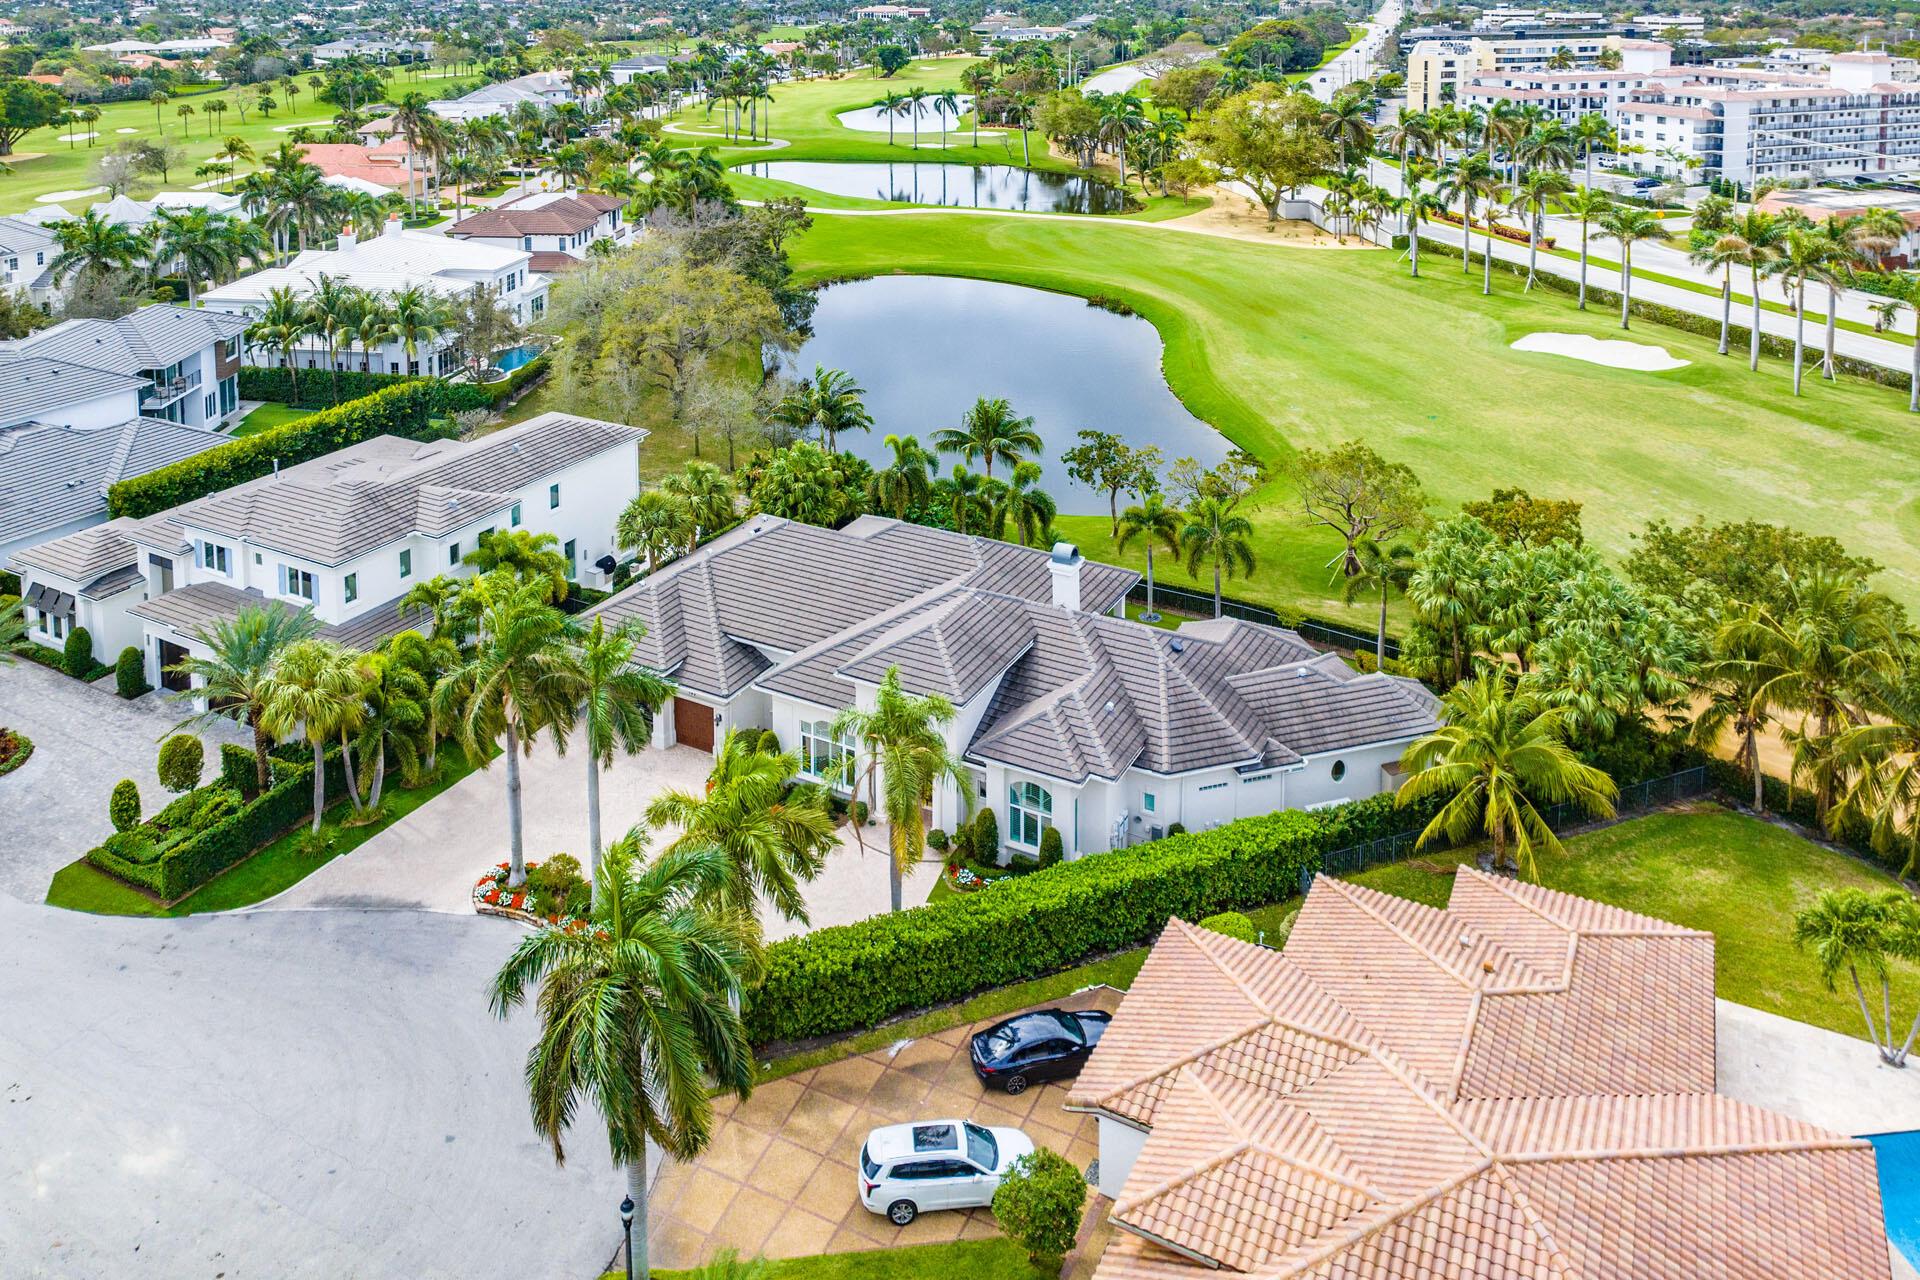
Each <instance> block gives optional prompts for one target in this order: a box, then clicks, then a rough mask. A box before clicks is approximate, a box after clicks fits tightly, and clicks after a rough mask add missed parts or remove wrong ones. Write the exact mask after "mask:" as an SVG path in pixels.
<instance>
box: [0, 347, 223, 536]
mask: <svg viewBox="0 0 1920 1280" xmlns="http://www.w3.org/2000/svg"><path fill="white" fill-rule="evenodd" d="M14 363H16V364H17V363H33V364H38V363H43V362H40V361H22V362H14ZM9 367H10V366H9V363H8V362H0V405H5V404H8V403H9V402H8V401H7V400H6V394H7V389H6V373H7V370H8V368H9ZM62 367H63V368H67V369H72V368H73V366H71V365H66V366H62ZM83 372H84V371H83ZM99 376H100V377H112V378H118V375H116V374H101V375H99ZM226 440H227V437H225V436H223V435H221V434H219V433H218V432H216V431H208V430H206V429H205V428H204V427H189V426H187V425H185V424H183V423H178V422H165V421H162V420H160V419H158V418H134V419H132V420H131V421H128V422H122V423H117V424H115V425H114V426H110V427H64V426H53V425H48V424H45V423H29V424H27V425H25V426H16V427H6V428H0V543H6V542H16V541H19V540H21V539H24V538H30V537H33V536H34V535H35V534H43V533H45V532H46V531H48V530H52V529H58V528H60V527H61V526H62V525H68V524H72V523H74V522H75V521H80V520H86V519H90V518H93V517H97V516H104V515H105V514H106V512H107V486H109V485H111V484H113V483H114V482H115V481H118V480H125V479H127V478H128V477H129V476H140V475H145V474H146V473H147V472H149V471H153V470H156V469H158V468H160V467H164V466H166V465H167V464H168V463H170V462H178V461H179V460H180V459H182V458H190V457H192V456H193V455H194V454H197V453H202V452H204V451H206V450H208V449H211V448H214V447H215V446H217V445H221V444H224V443H226ZM36 550H37V548H36ZM54 554H56V555H58V554H60V553H59V552H55V553H54Z"/></svg>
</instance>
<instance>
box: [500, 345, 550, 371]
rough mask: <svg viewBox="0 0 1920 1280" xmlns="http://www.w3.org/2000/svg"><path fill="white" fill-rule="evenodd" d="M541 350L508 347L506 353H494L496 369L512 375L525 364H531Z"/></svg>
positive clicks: (526, 347)
mask: <svg viewBox="0 0 1920 1280" xmlns="http://www.w3.org/2000/svg"><path fill="white" fill-rule="evenodd" d="M541 350H542V349H541V348H540V347H535V346H525V347H508V348H507V349H506V350H505V351H496V352H494V353H493V363H494V367H495V368H497V369H499V370H501V371H502V372H504V373H512V372H513V371H514V370H515V369H518V368H519V367H520V366H521V365H523V364H531V363H532V362H533V358H534V357H535V356H537V355H539V354H540V352H541Z"/></svg>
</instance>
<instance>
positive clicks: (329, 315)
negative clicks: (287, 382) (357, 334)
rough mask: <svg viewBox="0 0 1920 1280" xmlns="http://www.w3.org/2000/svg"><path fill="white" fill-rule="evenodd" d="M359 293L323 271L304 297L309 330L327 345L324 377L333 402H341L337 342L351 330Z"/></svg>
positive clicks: (338, 346)
mask: <svg viewBox="0 0 1920 1280" xmlns="http://www.w3.org/2000/svg"><path fill="white" fill-rule="evenodd" d="M360 296H361V295H360V291H359V290H358V289H356V288H354V287H353V286H352V285H350V284H347V283H346V282H344V281H342V280H341V279H340V278H339V277H337V276H330V275H327V274H326V273H325V272H322V273H321V275H320V280H319V283H318V284H316V285H315V286H314V289H313V293H312V294H311V295H310V296H309V297H308V298H307V317H308V319H307V324H308V331H309V332H311V333H312V334H314V335H315V336H316V337H318V338H319V339H320V341H321V342H322V343H324V344H325V345H326V348H327V377H328V378H329V379H330V380H331V382H332V386H333V402H334V403H335V404H339V403H340V369H339V364H340V360H339V356H340V344H341V340H342V339H344V338H346V337H347V335H348V334H349V333H351V332H352V329H353V326H354V324H355V317H356V316H358V314H359V312H360Z"/></svg>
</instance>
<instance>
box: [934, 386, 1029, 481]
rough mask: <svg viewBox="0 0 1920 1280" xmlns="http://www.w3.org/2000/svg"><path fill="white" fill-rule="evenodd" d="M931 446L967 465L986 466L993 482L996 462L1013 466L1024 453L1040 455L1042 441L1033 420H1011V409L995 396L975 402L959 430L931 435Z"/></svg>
mask: <svg viewBox="0 0 1920 1280" xmlns="http://www.w3.org/2000/svg"><path fill="white" fill-rule="evenodd" d="M933 445H934V448H936V449H938V450H939V451H940V452H941V453H957V454H959V455H960V456H961V457H962V458H965V459H966V460H967V461H968V462H972V461H974V460H975V459H979V460H980V461H981V462H982V463H983V464H985V470H986V473H987V478H988V479H992V478H993V464H994V461H995V460H996V459H998V460H999V461H1002V462H1005V463H1006V464H1007V465H1009V466H1013V465H1015V464H1017V463H1018V462H1019V461H1020V459H1021V456H1022V455H1023V454H1029V453H1038V452H1040V448H1041V440H1040V433H1039V432H1037V431H1035V430H1034V429H1033V419H1032V418H1016V417H1014V415H1013V407H1012V406H1011V405H1009V404H1008V403H1007V402H1006V401H1005V400H1002V399H999V398H997V397H996V398H993V399H986V398H982V399H979V400H975V401H974V402H973V408H971V409H969V410H967V412H966V415H965V416H964V417H962V418H961V419H960V425H959V426H958V427H942V428H940V430H938V431H936V432H934V433H933Z"/></svg>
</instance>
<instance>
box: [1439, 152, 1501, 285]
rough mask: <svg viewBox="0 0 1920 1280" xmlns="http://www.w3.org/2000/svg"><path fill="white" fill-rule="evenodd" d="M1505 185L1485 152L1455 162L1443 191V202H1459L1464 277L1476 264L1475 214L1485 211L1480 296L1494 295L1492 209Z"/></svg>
mask: <svg viewBox="0 0 1920 1280" xmlns="http://www.w3.org/2000/svg"><path fill="white" fill-rule="evenodd" d="M1503 190H1505V184H1503V183H1502V182H1501V181H1500V175H1499V174H1498V173H1497V172H1496V171H1495V170H1494V167H1493V162H1492V161H1491V160H1489V159H1488V158H1487V156H1486V154H1485V153H1483V152H1477V151H1476V152H1473V153H1471V154H1469V155H1464V156H1461V157H1460V158H1459V159H1458V160H1456V161H1454V163H1453V165H1452V167H1451V168H1450V169H1449V170H1448V171H1447V173H1446V175H1445V178H1444V181H1443V182H1442V184H1441V187H1440V194H1441V198H1442V199H1445V200H1449V201H1451V200H1455V199H1457V200H1459V201H1460V270H1461V273H1462V274H1463V275H1464V274H1465V273H1466V271H1467V267H1468V264H1469V263H1471V262H1472V261H1473V211H1474V209H1475V208H1477V207H1480V206H1482V205H1484V206H1485V207H1486V214H1485V217H1486V223H1485V230H1486V241H1485V243H1484V244H1483V245H1482V246H1481V248H1482V251H1483V260H1482V266H1483V268H1484V273H1485V274H1484V277H1483V279H1482V281H1481V285H1480V292H1481V293H1482V294H1483V295H1484V294H1490V293H1492V292H1493V205H1494V203H1495V202H1496V201H1498V200H1499V198H1500V194H1501V192H1502V191H1503Z"/></svg>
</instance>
